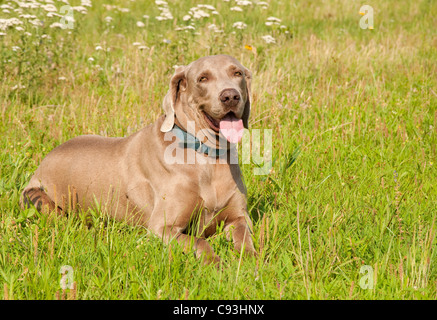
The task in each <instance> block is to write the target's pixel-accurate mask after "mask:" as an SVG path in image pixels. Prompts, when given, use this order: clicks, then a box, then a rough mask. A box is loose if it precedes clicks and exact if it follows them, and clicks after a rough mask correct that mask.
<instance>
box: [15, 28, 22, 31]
mask: <svg viewBox="0 0 437 320" xmlns="http://www.w3.org/2000/svg"><path fill="white" fill-rule="evenodd" d="M15 30H18V31H23V30H24V28H23V27H15Z"/></svg>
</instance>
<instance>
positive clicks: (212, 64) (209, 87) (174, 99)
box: [161, 55, 251, 144]
mask: <svg viewBox="0 0 437 320" xmlns="http://www.w3.org/2000/svg"><path fill="white" fill-rule="evenodd" d="M250 82H251V72H250V71H249V70H248V69H247V68H245V67H244V66H242V65H241V64H240V62H238V60H236V59H235V58H233V57H231V56H227V55H216V56H208V57H203V58H200V59H198V60H196V61H194V62H192V63H190V64H189V65H188V66H182V67H178V68H177V69H176V71H175V73H174V75H173V76H172V78H171V80H170V88H169V91H168V93H167V95H166V96H165V98H164V101H163V108H164V111H165V115H166V117H165V120H164V122H163V124H162V126H161V131H162V132H168V131H170V130H171V129H172V128H173V126H174V121H175V118H177V120H178V122H179V123H180V124H181V125H182V126H183V129H184V130H186V131H188V132H190V133H191V134H193V135H196V136H199V131H202V132H203V136H205V133H207V137H208V140H209V141H210V142H211V141H214V140H211V138H213V139H215V141H214V144H217V142H218V140H219V137H220V136H223V137H224V138H226V140H227V141H229V142H231V143H236V142H238V141H240V140H241V137H242V135H243V128H248V121H249V114H250ZM190 122H191V123H194V124H195V128H192V125H190V124H189V123H190ZM193 131H195V132H193ZM201 140H203V142H205V139H201Z"/></svg>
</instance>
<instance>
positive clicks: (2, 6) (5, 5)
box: [0, 4, 14, 10]
mask: <svg viewBox="0 0 437 320" xmlns="http://www.w3.org/2000/svg"><path fill="white" fill-rule="evenodd" d="M0 9H11V10H14V8H13V7H11V6H10V5H8V4H2V5H1V6H0Z"/></svg>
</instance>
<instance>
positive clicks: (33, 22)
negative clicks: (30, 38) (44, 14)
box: [29, 19, 43, 27]
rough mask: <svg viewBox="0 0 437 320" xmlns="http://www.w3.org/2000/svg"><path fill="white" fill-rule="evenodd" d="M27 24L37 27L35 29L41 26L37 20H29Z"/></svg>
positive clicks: (40, 22)
mask: <svg viewBox="0 0 437 320" xmlns="http://www.w3.org/2000/svg"><path fill="white" fill-rule="evenodd" d="M29 22H30V23H31V24H33V25H34V26H37V27H41V26H42V25H43V23H42V21H41V20H39V19H33V20H29Z"/></svg>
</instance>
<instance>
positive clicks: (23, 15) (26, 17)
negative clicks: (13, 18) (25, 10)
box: [19, 14, 36, 19]
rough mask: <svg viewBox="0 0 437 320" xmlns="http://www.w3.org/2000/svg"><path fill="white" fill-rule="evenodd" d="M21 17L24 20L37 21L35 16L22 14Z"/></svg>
mask: <svg viewBox="0 0 437 320" xmlns="http://www.w3.org/2000/svg"><path fill="white" fill-rule="evenodd" d="M19 17H20V18H24V19H36V16H35V15H33V14H20V15H19Z"/></svg>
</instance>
